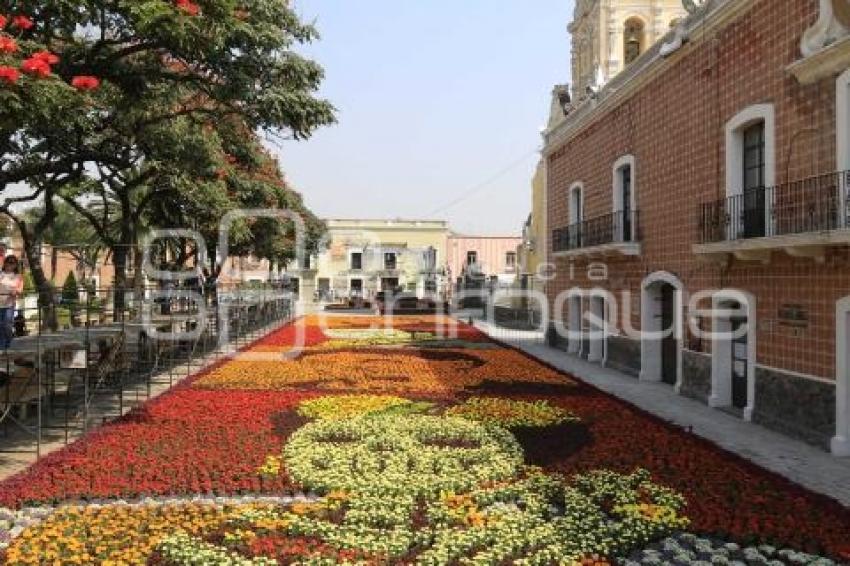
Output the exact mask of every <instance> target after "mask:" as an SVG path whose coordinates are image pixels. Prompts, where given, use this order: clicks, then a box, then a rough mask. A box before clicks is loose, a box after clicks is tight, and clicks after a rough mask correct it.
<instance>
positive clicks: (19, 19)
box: [12, 14, 35, 31]
mask: <svg viewBox="0 0 850 566" xmlns="http://www.w3.org/2000/svg"><path fill="white" fill-rule="evenodd" d="M34 25H35V23H34V22H33V21H32V20H31V19H30V18H28V17H27V16H24V15H21V14H19V15H17V16H15V17H13V18H12V27H16V28H18V29H19V30H23V31H26V30H28V29H32V27H33V26H34Z"/></svg>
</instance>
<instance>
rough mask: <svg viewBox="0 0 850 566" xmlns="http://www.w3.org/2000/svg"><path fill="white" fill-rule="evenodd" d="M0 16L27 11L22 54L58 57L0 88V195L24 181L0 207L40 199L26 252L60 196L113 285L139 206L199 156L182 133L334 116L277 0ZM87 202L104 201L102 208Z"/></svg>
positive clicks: (304, 36) (23, 5)
mask: <svg viewBox="0 0 850 566" xmlns="http://www.w3.org/2000/svg"><path fill="white" fill-rule="evenodd" d="M4 13H10V14H11V13H26V14H29V15H30V16H31V20H32V25H31V26H29V27H27V28H26V29H17V30H16V31H15V33H16V38H17V40H18V41H19V43H20V45H22V46H24V50H23V51H24V52H26V53H27V56H28V58H27V59H25V60H24V62H25V61H29V60H31V59H33V57H35V54H38V53H42V52H46V53H48V54H52V55H53V57H54V58H55V60H53V59H51V60H50V61H52V62H51V63H50V64H47V69H45V68H44V67H45V64H44V63H43V64H41V65H40V68H41V69H42V70H43V71H44V73H42V74H35V75H33V76H32V77H30V76H27V77H24V78H23V79H20V80H16V81H6V83H7V84H6V85H5V86H3V85H2V82H1V81H2V79H1V78H0V91H3V92H0V96H2V97H3V98H4V100H7V99H8V100H10V101H11V102H12V103H13V104H10V105H8V106H4V107H3V109H0V144H2V146H0V153H2V155H3V159H4V163H3V164H2V166H0V191H3V192H5V191H6V190H7V189H8V187H9V186H10V185H11V184H13V183H16V182H20V181H27V182H28V183H29V184H30V185H32V186H33V191H32V192H30V193H29V194H27V195H24V196H23V197H7V198H6V200H5V204H4V206H3V207H0V210H3V209H5V210H7V211H8V210H12V209H13V208H14V206H15V205H17V204H19V203H20V202H33V201H35V200H37V199H43V201H44V203H45V208H46V210H45V214H44V216H43V217H42V219H43V222H40V223H38V224H36V225H29V224H25V225H20V223H19V227H20V228H22V229H21V232H22V236H23V237H24V240H25V249H27V250H28V255H29V251H30V249H31V248H33V246H34V243H35V242H37V241H38V240H39V239H41V237H42V233H43V231H44V230H46V229H47V227H48V226H49V225H50V223H51V222H52V221H53V220H54V219H55V214H56V213H55V209H53V210H47V208H49V207H51V206H53V201H54V197H58V198H61V199H62V200H64V201H65V202H67V203H68V204H69V205H71V206H73V207H74V208H75V209H76V210H77V211H78V212H79V213H80V214H81V215H82V216H83V217H85V218H86V219H87V220H88V221H89V222H90V223H91V224H92V226H94V227H95V229H96V230H97V233H98V234H99V235H100V236H101V237H103V238H104V241H105V243H107V245H109V246H110V248H111V249H112V255H113V259H114V263H115V268H116V278H115V285H116V287H117V288H119V289H122V290H123V289H124V288H126V287H127V278H126V271H127V260H128V257H129V255H130V252H131V250H133V249H134V248H135V247H136V246H137V243H138V238H139V234H140V231H141V227H140V226H139V225H138V220H139V219H140V214H139V211H138V210H137V208H136V206H137V205H139V204H140V203H141V204H144V203H145V202H150V201H152V200H155V199H156V198H158V197H157V196H152V195H156V193H157V189H158V187H159V186H162V185H161V184H160V183H161V182H162V181H163V179H166V180H167V179H172V180H173V179H174V178H177V179H178V180H180V182H182V183H185V181H186V180H185V178H184V179H182V180H181V179H180V177H184V175H185V173H184V172H183V169H184V168H189V169H191V168H192V167H193V166H194V165H195V164H196V159H197V155H196V154H193V152H192V151H189V149H190V148H189V146H187V145H186V143H185V139H186V138H185V137H181V134H190V135H191V136H194V135H195V134H196V133H197V131H198V128H199V127H200V128H206V129H209V130H212V131H214V130H216V129H218V128H219V125H220V124H226V123H228V121H229V120H233V121H235V122H236V123H239V124H241V125H243V126H244V127H245V128H247V129H248V130H249V131H254V130H257V129H261V130H269V131H274V132H276V133H279V134H280V135H284V136H287V137H291V138H294V139H302V138H305V137H308V136H309V135H310V134H311V133H312V132H313V130H314V129H315V128H317V127H319V126H322V125H326V124H330V123H332V122H333V108H332V106H331V105H330V104H329V103H328V102H326V101H323V100H319V99H317V98H316V97H315V95H314V93H315V91H316V89H317V88H318V86H319V84H320V82H321V80H322V70H321V68H320V67H319V66H318V65H316V64H315V63H313V62H311V61H308V60H306V59H304V58H303V57H301V56H299V55H297V54H296V53H294V52H293V51H292V47H293V45H295V44H297V43H303V42H307V41H311V40H312V39H313V38H314V37H316V32H315V29H314V28H313V27H312V26H310V25H305V24H302V23H301V22H299V21H298V18H297V16H296V15H295V13H294V11H293V10H292V9H291V8H290V7H289V5H288V3H287V2H283V1H281V0H239V1H237V0H202V1H200V2H198V4H194V3H192V2H185V1H183V2H171V1H164V0H118V1H114V0H112V1H107V0H86V1H84V0H59V1H54V2H49V3H47V2H36V1H23V0H21V1H15V0H0V14H4ZM80 30H84V31H85V33H81V32H80ZM45 58H46V59H49V56H45ZM20 68H21V69H22V70H23V69H24V64H23V62H22V63H21V65H20ZM0 71H2V69H0ZM81 78H82V79H85V80H81ZM163 139H165V140H167V141H173V142H176V144H161V141H162V140H163ZM181 139H182V141H181ZM174 149H177V150H178V151H172V150H174ZM175 184H179V183H175ZM203 188H204V190H206V189H207V188H208V187H203ZM93 201H100V202H102V203H104V206H102V207H101V211H100V213H99V214H93V213H92V212H91V211H90V210H89V204H90V203H91V202H93ZM106 203H111V204H112V205H113V206H107V205H106ZM33 251H34V248H33ZM33 274H34V277H35V279H36V282H37V284H38V286H39V288H40V289H41V288H42V287H45V285H43V284H45V283H46V278H44V277H43V276H42V275H43V274H39V273H38V272H37V271H36V270H35V269H34V271H33ZM123 296H124V294H123V292H120V293H117V294H116V296H115V298H116V301H115V302H116V313H119V312H120V310H121V306H122V303H123ZM44 298H45V299H47V297H46V296H45V297H44Z"/></svg>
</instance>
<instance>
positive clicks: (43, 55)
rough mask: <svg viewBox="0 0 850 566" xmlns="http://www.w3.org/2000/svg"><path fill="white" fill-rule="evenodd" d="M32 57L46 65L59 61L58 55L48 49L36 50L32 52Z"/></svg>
mask: <svg viewBox="0 0 850 566" xmlns="http://www.w3.org/2000/svg"><path fill="white" fill-rule="evenodd" d="M31 58H32V59H35V60H37V61H44V62H45V63H47V64H48V65H55V64H56V63H58V62H59V56H58V55H56V54H54V53H51V52H50V51H37V52H35V53H33V54H32V57H31Z"/></svg>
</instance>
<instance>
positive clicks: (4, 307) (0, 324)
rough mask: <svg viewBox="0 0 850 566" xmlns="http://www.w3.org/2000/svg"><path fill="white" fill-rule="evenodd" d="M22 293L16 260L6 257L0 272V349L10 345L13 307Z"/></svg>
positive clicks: (12, 329)
mask: <svg viewBox="0 0 850 566" xmlns="http://www.w3.org/2000/svg"><path fill="white" fill-rule="evenodd" d="M23 291H24V278H23V277H21V274H20V270H19V268H18V258H17V257H15V256H14V255H8V256H6V258H5V259H4V260H3V270H2V272H0V349H3V350H6V349H8V348H9V346H10V345H11V344H12V337H13V336H14V323H15V305H16V303H17V301H18V297H20V295H21V293H23Z"/></svg>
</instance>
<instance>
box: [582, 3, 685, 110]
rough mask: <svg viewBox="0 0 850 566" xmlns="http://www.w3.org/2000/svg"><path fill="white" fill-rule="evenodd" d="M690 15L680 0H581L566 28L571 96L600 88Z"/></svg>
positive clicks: (583, 94)
mask: <svg viewBox="0 0 850 566" xmlns="http://www.w3.org/2000/svg"><path fill="white" fill-rule="evenodd" d="M687 15H688V12H687V11H686V10H685V7H684V5H683V1H682V0H577V1H576V6H575V12H574V14H573V21H572V22H571V23H570V25H569V26H568V28H567V29H568V30H569V32H570V34H571V35H572V83H573V98H574V99H575V100H580V99H581V98H583V97H584V96H585V95H586V93H587V90H588V87H591V88H592V89H598V88H600V87H602V86H603V85H604V84H605V83H607V82H608V81H609V80H611V79H612V78H613V77H614V76H616V75H617V74H618V73H619V72H620V71H622V70H623V69H624V68H626V67H627V66H628V65H630V64H631V63H632V62H634V61H635V60H636V59H637V58H638V57H640V55H641V54H642V53H643V52H644V51H646V50H647V49H648V48H649V47H650V46H651V45H652V44H654V43H655V42H656V41H658V40H659V39H661V38H662V37H664V35H666V34H667V32H668V31H670V29H671V28H673V27H675V26H676V24H677V23H678V22H679V21H680V20H681V19H682V18H684V17H685V16H687Z"/></svg>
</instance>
